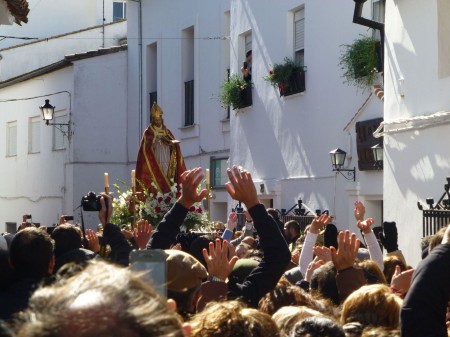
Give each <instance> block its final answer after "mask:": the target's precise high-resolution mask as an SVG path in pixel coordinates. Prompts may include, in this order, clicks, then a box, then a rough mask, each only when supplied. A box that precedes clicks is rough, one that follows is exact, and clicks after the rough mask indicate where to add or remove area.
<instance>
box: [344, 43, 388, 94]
mask: <svg viewBox="0 0 450 337" xmlns="http://www.w3.org/2000/svg"><path fill="white" fill-rule="evenodd" d="M378 46H379V42H378V41H377V40H375V39H373V38H371V37H361V38H359V39H356V40H355V41H353V43H352V44H350V45H348V44H347V45H343V46H342V47H343V51H342V54H341V57H340V59H339V66H340V67H341V69H342V70H343V71H344V73H343V75H342V77H343V78H345V81H344V83H347V84H348V85H355V86H356V87H358V88H361V89H363V90H365V89H368V88H371V87H372V86H373V84H374V82H375V80H376V77H377V72H378V66H379V59H378V52H377V49H378Z"/></svg>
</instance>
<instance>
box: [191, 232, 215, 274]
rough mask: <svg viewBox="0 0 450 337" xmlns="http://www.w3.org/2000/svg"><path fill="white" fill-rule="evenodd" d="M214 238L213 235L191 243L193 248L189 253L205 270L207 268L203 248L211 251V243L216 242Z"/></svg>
mask: <svg viewBox="0 0 450 337" xmlns="http://www.w3.org/2000/svg"><path fill="white" fill-rule="evenodd" d="M214 241H215V240H214V237H213V236H212V235H203V236H200V237H198V238H196V239H195V240H194V241H192V243H191V247H189V253H190V254H191V255H192V256H193V257H195V258H196V259H197V260H198V261H199V262H200V263H201V264H202V265H203V266H204V267H205V268H208V267H207V266H206V261H205V258H204V257H203V248H205V249H206V250H208V249H209V243H210V242H214Z"/></svg>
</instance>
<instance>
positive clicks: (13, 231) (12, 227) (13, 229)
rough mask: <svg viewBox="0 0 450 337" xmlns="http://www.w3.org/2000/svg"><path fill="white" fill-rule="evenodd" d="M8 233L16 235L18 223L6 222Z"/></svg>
mask: <svg viewBox="0 0 450 337" xmlns="http://www.w3.org/2000/svg"><path fill="white" fill-rule="evenodd" d="M5 225H6V232H7V233H11V234H16V232H17V222H5Z"/></svg>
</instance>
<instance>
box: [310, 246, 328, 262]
mask: <svg viewBox="0 0 450 337" xmlns="http://www.w3.org/2000/svg"><path fill="white" fill-rule="evenodd" d="M313 252H314V255H316V256H317V257H318V258H319V260H322V261H323V262H328V261H331V250H330V248H328V247H325V246H315V247H314V248H313Z"/></svg>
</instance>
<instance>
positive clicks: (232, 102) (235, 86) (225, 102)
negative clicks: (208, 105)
mask: <svg viewBox="0 0 450 337" xmlns="http://www.w3.org/2000/svg"><path fill="white" fill-rule="evenodd" d="M249 86H250V83H248V82H246V81H245V80H244V79H243V78H242V76H239V75H237V74H233V75H231V76H230V78H228V79H227V80H225V81H224V82H223V83H222V85H221V86H220V93H219V101H220V103H222V106H223V107H224V108H226V107H228V106H231V108H232V109H233V110H236V109H240V108H242V107H243V106H244V99H243V95H242V91H243V90H245V89H246V88H248V87H249Z"/></svg>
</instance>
